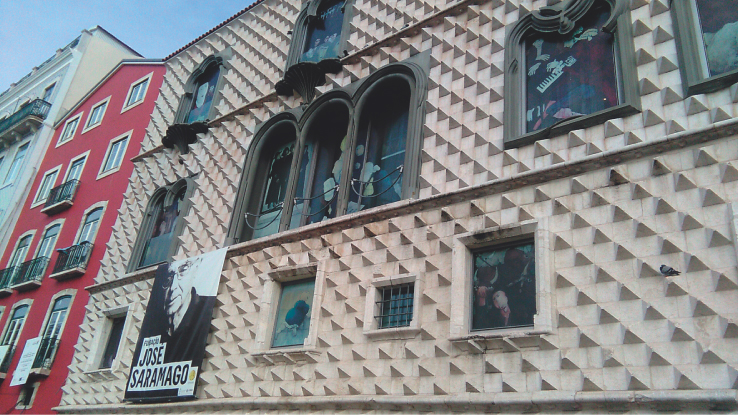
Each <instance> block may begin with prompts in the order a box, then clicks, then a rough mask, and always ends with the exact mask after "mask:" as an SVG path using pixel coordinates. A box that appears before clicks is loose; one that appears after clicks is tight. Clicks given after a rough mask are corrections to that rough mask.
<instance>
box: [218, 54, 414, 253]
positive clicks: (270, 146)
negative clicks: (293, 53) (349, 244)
mask: <svg viewBox="0 0 738 415" xmlns="http://www.w3.org/2000/svg"><path fill="white" fill-rule="evenodd" d="M426 78H427V76H426V75H425V73H424V72H423V70H422V67H421V66H420V65H418V64H417V63H414V62H408V63H401V64H392V65H388V66H387V67H385V68H382V69H380V70H379V71H377V72H376V73H375V74H374V75H372V76H371V77H369V78H368V79H367V80H365V81H364V82H362V83H361V84H359V86H358V87H356V88H352V87H347V88H345V89H339V90H334V91H331V92H330V93H327V94H324V95H323V96H321V97H320V98H318V99H316V100H315V102H314V103H313V104H312V105H310V107H308V108H307V109H306V110H305V111H304V112H302V111H301V110H299V109H298V110H293V111H287V112H283V113H281V114H278V115H277V116H275V117H273V118H272V119H271V120H269V121H267V122H266V123H265V124H263V125H262V126H261V127H260V128H259V129H258V132H257V134H256V136H255V138H254V140H253V141H252V145H251V149H250V150H249V153H248V155H247V162H246V167H245V169H244V174H243V176H242V181H241V186H240V189H239V200H238V202H237V206H236V213H235V214H234V218H233V221H232V223H231V228H230V231H229V232H230V233H229V236H230V237H231V238H232V240H234V241H242V240H248V239H254V238H259V237H263V236H267V235H271V234H274V233H277V232H280V231H284V230H287V229H294V228H297V227H300V226H304V225H308V224H311V223H316V222H320V221H323V220H327V219H331V218H334V217H337V216H340V215H344V214H347V213H355V212H359V211H362V210H366V209H370V208H373V207H376V206H381V205H385V204H387V203H392V202H396V201H398V200H401V199H405V198H409V197H413V196H415V195H416V193H415V192H416V188H417V175H418V168H419V164H420V163H419V154H420V153H419V152H420V126H421V125H422V116H423V115H424V112H423V105H422V104H423V103H424V102H425V94H426V91H427V86H426V82H427V81H426ZM353 90H355V91H356V92H354V93H349V92H348V91H353ZM239 212H240V213H239Z"/></svg>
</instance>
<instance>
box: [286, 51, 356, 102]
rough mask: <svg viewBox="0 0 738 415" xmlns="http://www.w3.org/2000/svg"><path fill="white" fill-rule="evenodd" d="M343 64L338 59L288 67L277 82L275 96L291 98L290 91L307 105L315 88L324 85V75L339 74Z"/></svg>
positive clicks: (301, 63) (313, 94)
mask: <svg viewBox="0 0 738 415" xmlns="http://www.w3.org/2000/svg"><path fill="white" fill-rule="evenodd" d="M342 67H343V64H342V63H341V61H340V60H339V59H324V60H322V61H320V62H318V63H315V62H300V63H296V64H294V65H292V66H290V68H289V69H287V72H286V73H285V74H284V78H283V79H282V80H281V81H279V82H277V85H276V90H277V94H279V95H282V96H291V95H292V91H293V90H294V91H297V93H298V94H299V95H300V96H301V97H302V99H303V101H304V102H303V103H305V104H309V103H310V102H311V101H312V100H313V98H315V88H316V87H319V86H321V85H325V75H326V74H329V73H330V74H337V73H339V72H341V68H342Z"/></svg>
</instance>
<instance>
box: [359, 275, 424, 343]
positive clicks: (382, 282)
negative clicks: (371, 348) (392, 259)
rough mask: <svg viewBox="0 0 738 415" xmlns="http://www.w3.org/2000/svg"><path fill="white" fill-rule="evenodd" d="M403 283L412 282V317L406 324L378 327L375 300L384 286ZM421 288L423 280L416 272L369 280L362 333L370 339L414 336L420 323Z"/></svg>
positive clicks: (421, 313) (421, 315)
mask: <svg viewBox="0 0 738 415" xmlns="http://www.w3.org/2000/svg"><path fill="white" fill-rule="evenodd" d="M404 284H413V317H412V319H411V320H410V324H409V325H407V326H399V327H383V328H380V327H379V323H378V322H377V307H376V303H375V302H376V301H379V299H380V298H381V296H382V292H383V290H384V289H385V288H387V287H391V286H397V285H404ZM423 288H424V280H423V279H422V278H418V277H417V274H401V275H391V276H388V277H382V278H377V279H374V280H372V281H370V282H369V285H368V286H367V292H366V302H365V304H364V325H363V328H362V332H363V333H364V335H365V336H367V337H368V338H370V339H372V338H376V339H385V338H393V339H394V338H398V337H402V338H413V337H415V336H416V335H417V334H418V333H419V332H420V325H421V322H422V318H423V311H422V308H423V304H422V303H423V302H422V301H421V299H420V295H421V293H422V292H423Z"/></svg>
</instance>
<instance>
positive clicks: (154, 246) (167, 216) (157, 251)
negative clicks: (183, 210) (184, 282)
mask: <svg viewBox="0 0 738 415" xmlns="http://www.w3.org/2000/svg"><path fill="white" fill-rule="evenodd" d="M186 190H187V188H183V189H181V190H180V191H179V192H178V193H177V194H176V196H175V197H174V201H173V202H172V204H171V205H169V206H166V207H165V206H164V197H161V198H160V200H159V201H158V202H157V205H156V207H155V208H154V213H153V215H154V216H155V218H156V220H155V221H154V228H153V229H152V230H151V237H150V238H149V240H148V241H147V242H146V246H145V247H144V250H143V255H142V256H141V263H140V264H139V267H145V266H148V265H153V264H156V263H159V262H162V261H165V260H166V259H167V257H168V253H169V247H170V245H171V241H172V232H173V231H174V228H175V226H176V224H177V219H178V218H179V214H180V209H179V204H180V202H182V201H183V200H184V196H185V192H186Z"/></svg>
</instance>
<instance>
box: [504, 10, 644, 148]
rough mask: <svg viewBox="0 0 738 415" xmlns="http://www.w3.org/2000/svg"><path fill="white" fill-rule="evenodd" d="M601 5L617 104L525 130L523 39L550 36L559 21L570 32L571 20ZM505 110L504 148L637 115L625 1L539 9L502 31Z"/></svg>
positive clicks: (638, 105)
mask: <svg viewBox="0 0 738 415" xmlns="http://www.w3.org/2000/svg"><path fill="white" fill-rule="evenodd" d="M596 3H597V4H607V5H608V6H609V7H610V18H609V20H608V21H607V22H606V23H605V25H604V26H603V30H606V31H610V32H613V35H614V36H615V42H614V53H613V55H614V58H615V74H616V77H617V79H616V80H617V82H618V90H619V94H618V95H619V103H618V105H615V106H613V107H611V108H607V109H604V110H601V111H597V112H595V113H592V114H589V115H584V116H580V117H572V118H569V119H565V120H562V121H561V122H560V123H558V124H555V125H554V126H552V127H549V128H543V129H540V130H536V131H530V132H527V131H525V128H526V127H525V119H526V117H525V104H526V94H525V78H526V72H525V71H524V70H523V69H522V68H523V62H525V39H526V38H527V37H528V36H530V35H531V34H532V33H544V34H545V33H556V32H558V31H559V30H560V28H561V25H562V24H563V23H561V22H564V21H566V22H569V23H570V24H571V28H569V30H573V29H574V27H576V24H575V23H576V22H577V21H578V20H579V19H580V18H582V17H584V15H585V14H586V13H587V12H588V11H589V10H590V9H591V8H592V6H594V5H595V4H596ZM504 53H505V84H504V97H505V100H504V101H505V104H504V106H505V108H504V114H503V119H504V120H503V130H504V131H503V143H504V146H505V149H511V148H517V147H522V146H525V145H528V144H533V143H534V142H536V141H538V140H544V139H546V138H549V137H554V136H556V135H561V134H564V133H566V132H569V131H572V130H577V129H582V128H588V127H592V126H595V125H599V124H603V123H604V122H605V121H607V120H610V119H613V118H622V117H626V116H629V115H633V114H637V113H639V112H640V111H641V98H640V92H639V87H638V74H637V70H636V68H637V65H636V60H635V47H634V45H633V28H632V23H631V17H630V8H629V7H628V2H627V1H626V0H572V1H570V2H566V1H564V2H560V3H558V4H556V5H555V6H549V7H542V8H541V9H539V10H534V11H531V12H528V13H526V14H525V15H524V16H523V17H521V18H520V19H519V20H518V21H517V23H515V24H514V25H512V26H511V27H509V28H508V30H507V34H506V36H505V52H504Z"/></svg>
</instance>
